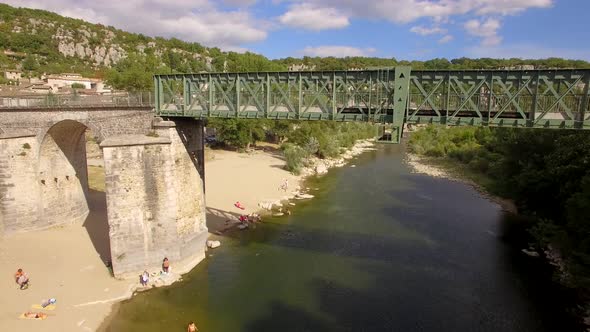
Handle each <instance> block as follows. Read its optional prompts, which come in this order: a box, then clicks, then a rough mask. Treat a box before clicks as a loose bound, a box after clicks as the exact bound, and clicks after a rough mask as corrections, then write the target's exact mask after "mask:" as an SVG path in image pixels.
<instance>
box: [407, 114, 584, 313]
mask: <svg viewBox="0 0 590 332" xmlns="http://www.w3.org/2000/svg"><path fill="white" fill-rule="evenodd" d="M408 147H409V150H410V151H411V152H413V153H415V154H417V155H419V156H423V157H427V160H430V161H431V162H435V163H442V164H443V165H444V166H447V167H448V166H451V168H455V170H459V171H460V172H461V173H462V174H463V175H467V177H469V178H470V179H471V180H474V181H475V182H476V183H478V184H480V185H481V186H482V187H484V188H485V189H486V190H487V191H489V192H490V193H492V194H494V195H498V196H501V197H505V198H509V199H512V200H514V202H515V203H516V205H517V206H518V208H519V211H520V212H521V214H524V215H528V216H532V217H534V218H533V222H532V223H531V224H530V226H528V231H529V234H530V236H531V237H530V238H531V241H532V242H533V243H532V245H533V246H534V247H536V248H537V249H538V250H539V251H541V252H543V253H544V254H545V256H546V258H547V259H548V260H549V261H551V262H552V264H553V265H555V266H557V268H556V269H555V278H556V280H557V281H558V282H560V283H561V284H562V285H564V286H566V287H568V288H570V289H571V290H573V291H575V293H576V294H577V295H578V300H579V301H580V303H586V305H585V308H579V310H580V311H581V314H583V315H587V313H588V312H589V309H590V133H588V132H586V131H567V130H540V129H511V128H473V127H450V128H446V127H444V126H434V125H431V126H427V127H426V128H424V129H422V130H418V131H416V132H414V133H412V135H411V137H410V139H409V143H408Z"/></svg>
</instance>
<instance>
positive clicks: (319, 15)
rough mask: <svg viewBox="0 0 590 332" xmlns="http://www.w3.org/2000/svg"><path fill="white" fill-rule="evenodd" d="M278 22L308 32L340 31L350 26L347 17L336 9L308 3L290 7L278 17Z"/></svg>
mask: <svg viewBox="0 0 590 332" xmlns="http://www.w3.org/2000/svg"><path fill="white" fill-rule="evenodd" d="M279 21H280V22H281V23H282V24H284V25H289V26H292V27H297V28H303V29H308V30H326V29H341V28H344V27H347V26H348V25H349V24H350V22H349V20H348V17H347V16H345V15H343V14H342V13H340V12H339V11H338V10H337V9H335V8H326V7H318V6H315V5H312V4H308V3H303V4H296V5H292V6H291V7H290V8H289V10H288V11H287V12H286V13H285V14H283V15H281V16H280V17H279Z"/></svg>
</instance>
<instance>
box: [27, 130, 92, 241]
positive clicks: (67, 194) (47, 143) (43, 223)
mask: <svg viewBox="0 0 590 332" xmlns="http://www.w3.org/2000/svg"><path fill="white" fill-rule="evenodd" d="M85 131H86V127H85V126H84V125H83V124H81V123H79V122H76V121H71V120H65V121H61V122H59V123H58V124H56V125H55V126H53V127H51V129H50V130H49V131H48V132H47V134H46V135H45V139H44V140H43V142H42V143H41V148H40V151H39V170H38V186H39V187H40V197H39V202H40V204H41V208H40V212H41V213H40V214H39V218H38V220H37V221H36V223H35V224H34V225H33V227H34V228H36V229H43V228H46V227H50V226H54V225H59V224H66V223H82V222H84V220H85V219H86V217H87V216H88V213H89V207H88V202H87V195H88V172H87V168H86V140H85V137H84V132H85Z"/></svg>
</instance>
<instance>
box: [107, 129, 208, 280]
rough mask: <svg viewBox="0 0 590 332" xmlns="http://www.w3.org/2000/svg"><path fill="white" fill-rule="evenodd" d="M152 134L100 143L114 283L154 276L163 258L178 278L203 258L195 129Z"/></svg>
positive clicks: (203, 228) (201, 199) (201, 193)
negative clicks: (145, 272)
mask: <svg viewBox="0 0 590 332" xmlns="http://www.w3.org/2000/svg"><path fill="white" fill-rule="evenodd" d="M154 128H155V132H153V133H152V134H150V135H149V136H145V135H132V136H120V137H114V138H110V139H106V140H105V141H103V142H102V143H101V147H102V149H103V154H104V161H105V175H106V179H105V188H106V196H107V213H108V219H109V226H110V230H109V236H110V241H111V257H112V265H113V273H114V275H115V277H118V278H126V277H136V276H137V275H138V273H140V272H141V271H143V270H144V269H148V270H152V271H154V270H158V269H160V268H161V264H162V260H163V259H164V257H168V259H169V260H170V261H171V265H172V267H173V272H175V273H184V272H188V271H189V270H190V269H192V268H193V267H194V266H195V265H196V264H197V263H199V262H200V261H201V260H202V259H203V258H204V257H205V242H206V239H207V235H208V232H207V227H206V223H205V197H204V191H203V181H202V179H201V176H200V174H199V167H198V162H197V161H198V158H196V157H195V154H198V151H199V143H198V142H197V141H196V138H197V137H199V136H198V135H199V133H198V132H197V131H198V126H193V127H192V128H191V127H190V126H188V125H186V126H185V125H184V124H181V125H179V126H177V125H176V124H175V123H174V122H169V121H161V122H157V123H156V124H155V125H154ZM201 132H202V126H201ZM201 135H202V133H201ZM201 148H202V144H201Z"/></svg>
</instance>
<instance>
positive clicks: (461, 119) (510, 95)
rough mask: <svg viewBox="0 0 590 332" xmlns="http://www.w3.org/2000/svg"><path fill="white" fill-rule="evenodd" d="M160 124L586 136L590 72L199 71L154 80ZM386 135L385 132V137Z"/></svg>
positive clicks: (390, 135)
mask: <svg viewBox="0 0 590 332" xmlns="http://www.w3.org/2000/svg"><path fill="white" fill-rule="evenodd" d="M154 86H155V109H156V113H157V114H158V115H159V116H164V117H191V118H197V119H203V118H240V119H261V118H264V119H293V120H310V121H312V120H329V121H365V122H371V123H376V124H380V125H381V128H383V130H384V131H383V135H382V136H383V137H387V140H390V141H391V142H394V143H398V142H399V141H400V139H401V135H402V131H403V128H404V124H430V123H437V124H444V125H453V126H460V125H470V126H494V127H517V128H556V129H590V109H589V104H590V103H589V100H590V91H589V88H590V69H564V70H561V69H560V70H419V71H413V70H411V68H410V67H406V66H400V67H395V68H390V69H379V70H360V71H310V72H245V73H203V74H174V75H156V76H154ZM387 128H389V129H387Z"/></svg>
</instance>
